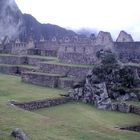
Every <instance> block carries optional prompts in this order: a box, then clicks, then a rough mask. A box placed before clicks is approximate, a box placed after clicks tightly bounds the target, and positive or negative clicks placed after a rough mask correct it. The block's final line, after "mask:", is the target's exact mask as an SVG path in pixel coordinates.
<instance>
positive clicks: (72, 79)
mask: <svg viewBox="0 0 140 140" xmlns="http://www.w3.org/2000/svg"><path fill="white" fill-rule="evenodd" d="M60 79H61V80H64V81H81V80H83V79H82V78H71V77H63V78H60Z"/></svg>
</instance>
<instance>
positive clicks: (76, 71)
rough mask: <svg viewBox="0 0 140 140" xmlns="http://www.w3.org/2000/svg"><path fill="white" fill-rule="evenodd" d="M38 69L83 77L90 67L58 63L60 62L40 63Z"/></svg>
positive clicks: (67, 75)
mask: <svg viewBox="0 0 140 140" xmlns="http://www.w3.org/2000/svg"><path fill="white" fill-rule="evenodd" d="M39 69H40V70H41V71H42V72H48V73H56V74H60V75H64V76H66V77H79V78H83V77H85V76H86V75H87V73H88V72H89V70H91V69H92V68H88V67H79V66H68V65H60V64H49V63H40V64H39Z"/></svg>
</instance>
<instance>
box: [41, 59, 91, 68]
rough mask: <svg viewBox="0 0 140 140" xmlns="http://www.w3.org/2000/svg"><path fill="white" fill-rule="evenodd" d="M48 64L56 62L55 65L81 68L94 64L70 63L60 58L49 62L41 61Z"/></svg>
mask: <svg viewBox="0 0 140 140" xmlns="http://www.w3.org/2000/svg"><path fill="white" fill-rule="evenodd" d="M41 63H46V64H55V65H61V66H70V67H81V68H93V67H94V65H78V64H68V63H61V62H59V61H58V60H56V61H48V62H41Z"/></svg>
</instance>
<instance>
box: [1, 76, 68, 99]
mask: <svg viewBox="0 0 140 140" xmlns="http://www.w3.org/2000/svg"><path fill="white" fill-rule="evenodd" d="M61 93H66V91H64V90H59V89H52V88H45V87H40V86H35V85H31V84H26V83H23V82H21V78H20V77H17V76H9V75H3V74H0V101H2V100H4V101H7V100H12V99H15V100H19V101H29V100H37V99H44V98H50V97H59V94H61Z"/></svg>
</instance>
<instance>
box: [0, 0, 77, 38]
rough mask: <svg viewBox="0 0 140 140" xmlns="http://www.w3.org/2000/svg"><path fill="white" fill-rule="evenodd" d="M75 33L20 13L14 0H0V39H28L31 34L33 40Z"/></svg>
mask: <svg viewBox="0 0 140 140" xmlns="http://www.w3.org/2000/svg"><path fill="white" fill-rule="evenodd" d="M73 35H76V33H75V32H73V31H71V30H66V29H65V28H62V27H59V26H57V25H52V24H41V23H39V22H38V21H37V20H36V19H35V18H34V17H33V16H31V15H29V14H22V12H21V11H20V9H19V8H18V6H17V4H16V2H15V0H0V39H1V38H3V37H5V36H9V38H11V39H15V38H18V37H19V38H20V39H22V40H28V39H29V38H30V37H31V36H32V37H33V39H34V40H39V39H40V38H41V37H44V38H45V39H50V38H52V37H54V36H56V37H58V38H61V37H64V36H73Z"/></svg>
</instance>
